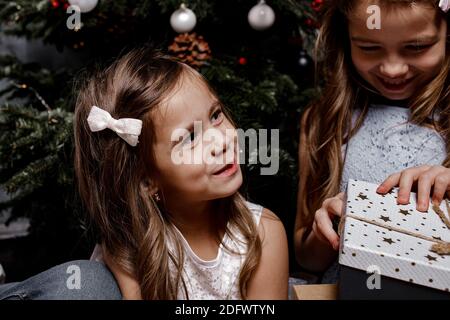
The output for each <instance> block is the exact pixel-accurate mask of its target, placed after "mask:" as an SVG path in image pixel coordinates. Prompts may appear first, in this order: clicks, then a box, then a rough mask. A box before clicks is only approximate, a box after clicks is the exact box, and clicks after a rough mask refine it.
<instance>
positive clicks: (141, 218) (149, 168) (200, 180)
mask: <svg viewBox="0 0 450 320" xmlns="http://www.w3.org/2000/svg"><path fill="white" fill-rule="evenodd" d="M96 106H98V107H96ZM195 123H201V124H202V127H203V129H204V130H205V134H196V131H195V130H194V129H195V128H194V127H195ZM179 132H184V134H182V135H180V134H179ZM206 132H210V133H211V132H213V133H214V134H213V136H214V139H212V138H211V136H210V137H208V138H207V137H206V136H205V135H206ZM236 140H237V135H236V130H235V128H234V126H233V124H232V122H231V120H230V118H229V116H227V114H226V111H225V110H224V108H223V106H222V104H221V102H220V101H219V99H218V98H217V96H216V94H215V93H214V92H213V91H212V90H211V89H210V87H209V86H208V84H207V83H206V81H205V80H204V79H203V77H202V76H201V75H200V74H199V73H198V72H196V71H195V70H193V69H192V68H190V67H188V66H187V65H185V64H182V63H180V62H177V61H175V60H173V59H171V58H168V57H165V56H162V55H160V54H154V53H152V52H151V51H149V50H147V49H140V50H134V51H132V52H130V53H128V54H126V55H125V56H123V57H122V58H120V59H119V60H118V61H116V62H115V63H114V64H113V65H112V66H110V67H109V68H107V69H106V70H104V71H103V72H100V73H98V74H96V75H95V76H94V77H92V78H91V79H90V80H89V81H88V82H87V83H86V85H85V87H83V88H82V89H81V90H80V94H79V97H78V100H77V105H76V110H75V143H76V148H75V170H76V176H77V179H78V182H79V189H80V193H81V197H82V200H83V203H84V204H85V206H86V208H87V210H88V212H89V213H90V215H91V217H92V220H93V222H94V224H95V225H96V226H97V228H98V230H99V232H100V238H101V239H102V245H101V247H97V250H98V251H100V252H101V255H102V256H103V259H104V261H105V262H106V263H107V265H108V266H109V267H110V269H111V270H112V272H113V274H114V276H115V278H116V280H117V282H118V284H119V287H120V290H121V292H122V295H123V297H124V298H126V299H128V298H130V299H141V298H143V299H284V298H287V286H288V261H287V260H288V258H287V256H288V255H287V241H286V236H285V232H284V228H283V225H282V223H281V222H280V220H279V219H278V218H277V217H276V216H275V215H274V214H273V213H271V212H270V211H269V210H267V209H264V208H263V207H261V206H259V205H256V204H253V203H250V202H247V201H245V200H244V199H243V197H242V196H241V195H240V194H239V193H238V189H239V187H240V186H241V184H242V173H241V170H240V167H239V165H238V162H237V156H238V153H237V149H238V148H237V143H236ZM174 154H178V155H180V157H181V160H183V161H174V160H175V159H174V158H173V155H174ZM189 159H201V160H202V161H200V162H191V161H189ZM224 159H228V162H226V161H224ZM99 248H100V249H101V250H99Z"/></svg>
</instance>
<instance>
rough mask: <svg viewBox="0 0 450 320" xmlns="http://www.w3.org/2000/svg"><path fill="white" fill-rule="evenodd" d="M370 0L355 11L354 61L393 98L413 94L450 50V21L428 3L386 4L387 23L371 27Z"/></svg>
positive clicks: (383, 14)
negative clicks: (449, 46) (448, 40)
mask: <svg viewBox="0 0 450 320" xmlns="http://www.w3.org/2000/svg"><path fill="white" fill-rule="evenodd" d="M369 5H370V4H369V3H368V2H366V1H364V2H362V4H360V5H359V6H358V7H357V8H356V9H355V11H354V12H353V14H352V15H351V16H350V17H349V35H350V42H351V56H352V60H353V64H354V66H355V68H356V70H357V71H358V73H359V74H360V75H361V77H362V78H364V79H365V80H366V81H367V82H368V83H369V84H371V85H372V86H373V87H374V88H375V89H377V90H378V91H379V93H380V94H381V95H383V96H384V97H386V98H388V99H392V100H403V99H408V98H410V97H411V96H412V95H413V93H415V92H416V91H418V90H419V89H421V88H422V87H424V86H425V85H426V84H428V83H429V82H430V81H431V79H433V77H435V76H436V75H437V74H438V73H439V71H440V69H441V68H442V67H443V63H444V60H445V55H446V52H445V51H446V47H445V45H446V36H447V23H446V21H444V19H442V21H440V22H439V25H437V24H436V11H435V10H434V9H433V8H428V7H426V6H423V5H413V6H411V7H393V8H390V9H386V8H383V7H381V15H380V18H381V29H369V28H368V27H367V20H368V18H369V17H370V16H371V14H369V13H367V8H368V6H369Z"/></svg>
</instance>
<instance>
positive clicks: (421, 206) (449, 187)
mask: <svg viewBox="0 0 450 320" xmlns="http://www.w3.org/2000/svg"><path fill="white" fill-rule="evenodd" d="M414 182H417V210H419V211H422V212H426V211H428V205H429V203H430V194H431V189H432V187H433V186H434V188H433V198H432V201H433V204H436V205H439V204H440V203H441V201H442V200H443V199H444V196H445V194H446V193H447V195H450V169H448V168H446V167H443V166H426V165H425V166H420V167H415V168H410V169H406V170H404V171H402V172H399V173H395V174H392V175H390V176H389V177H388V178H387V179H386V180H385V181H384V182H383V183H382V184H381V185H380V186H379V187H378V189H377V192H378V193H381V194H385V193H387V192H388V191H389V190H391V189H392V188H393V187H395V186H399V191H398V197H397V203H398V204H408V203H409V197H410V192H411V188H412V185H413V183H414Z"/></svg>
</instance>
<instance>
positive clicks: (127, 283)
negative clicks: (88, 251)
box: [102, 247, 142, 300]
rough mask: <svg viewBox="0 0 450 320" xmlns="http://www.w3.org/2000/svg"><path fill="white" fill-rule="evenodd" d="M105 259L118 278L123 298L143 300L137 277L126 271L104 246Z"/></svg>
mask: <svg viewBox="0 0 450 320" xmlns="http://www.w3.org/2000/svg"><path fill="white" fill-rule="evenodd" d="M102 255H103V261H104V262H105V263H106V265H107V266H108V268H109V269H110V270H111V272H112V273H113V275H114V278H116V281H117V284H118V285H119V288H120V292H121V293H122V298H123V299H124V300H142V295H141V288H140V286H139V283H138V282H137V281H136V279H135V278H134V277H133V276H132V275H130V274H129V273H128V272H126V271H124V270H123V269H122V268H121V267H120V266H119V265H118V264H117V263H115V262H114V260H113V259H112V258H111V257H110V256H109V255H108V254H106V250H104V249H103V247H102Z"/></svg>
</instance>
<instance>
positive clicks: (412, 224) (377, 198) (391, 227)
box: [339, 180, 450, 291]
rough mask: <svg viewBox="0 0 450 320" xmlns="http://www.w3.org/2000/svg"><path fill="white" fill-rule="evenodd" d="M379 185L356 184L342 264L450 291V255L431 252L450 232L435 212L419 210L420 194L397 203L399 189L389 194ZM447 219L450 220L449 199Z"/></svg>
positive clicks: (444, 205)
mask: <svg viewBox="0 0 450 320" xmlns="http://www.w3.org/2000/svg"><path fill="white" fill-rule="evenodd" d="M377 187H378V185H375V184H371V183H368V182H363V181H356V180H350V181H349V184H348V189H347V203H346V211H345V218H344V224H343V230H342V232H341V246H340V248H341V249H340V254H339V263H340V264H342V265H345V266H349V267H353V268H357V269H360V270H364V271H370V270H371V271H370V272H373V270H377V271H378V272H380V273H381V275H384V276H388V277H393V278H396V279H400V280H404V281H409V282H412V283H415V284H419V285H424V286H428V287H432V288H435V289H439V290H444V291H449V289H450V255H440V254H437V253H436V252H434V251H432V250H431V248H432V246H433V245H435V244H437V243H441V244H445V243H446V242H450V229H449V227H448V226H447V225H446V224H445V223H444V221H443V218H441V216H440V215H439V214H438V213H437V212H436V211H435V210H434V209H433V208H432V205H431V202H430V208H429V210H428V212H426V213H423V212H420V211H417V210H416V194H415V193H411V198H410V203H409V204H408V205H398V204H397V193H398V189H397V188H394V189H393V190H392V191H391V192H390V193H388V194H386V195H380V194H378V193H377V192H376V189H377ZM440 209H441V213H440V214H441V215H445V216H446V218H447V219H449V212H448V206H447V203H446V201H443V202H442V203H441V205H440Z"/></svg>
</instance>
